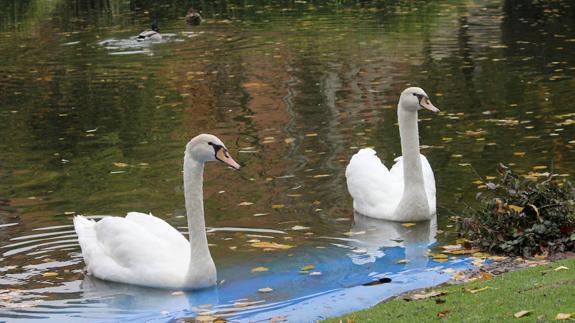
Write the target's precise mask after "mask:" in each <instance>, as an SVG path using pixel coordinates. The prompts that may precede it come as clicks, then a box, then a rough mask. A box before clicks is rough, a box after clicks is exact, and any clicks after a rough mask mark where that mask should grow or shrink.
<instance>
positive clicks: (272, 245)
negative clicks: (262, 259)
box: [250, 241, 293, 249]
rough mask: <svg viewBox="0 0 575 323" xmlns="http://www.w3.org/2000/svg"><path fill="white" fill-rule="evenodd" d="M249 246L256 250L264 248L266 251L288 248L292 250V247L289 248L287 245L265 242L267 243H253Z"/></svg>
mask: <svg viewBox="0 0 575 323" xmlns="http://www.w3.org/2000/svg"><path fill="white" fill-rule="evenodd" d="M250 246H252V247H256V248H266V249H289V248H293V246H290V245H287V244H281V243H275V242H267V241H261V242H255V243H252V244H250Z"/></svg>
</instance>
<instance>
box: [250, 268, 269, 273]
mask: <svg viewBox="0 0 575 323" xmlns="http://www.w3.org/2000/svg"><path fill="white" fill-rule="evenodd" d="M268 270H269V268H267V267H256V268H253V269H252V273H261V272H264V271H268Z"/></svg>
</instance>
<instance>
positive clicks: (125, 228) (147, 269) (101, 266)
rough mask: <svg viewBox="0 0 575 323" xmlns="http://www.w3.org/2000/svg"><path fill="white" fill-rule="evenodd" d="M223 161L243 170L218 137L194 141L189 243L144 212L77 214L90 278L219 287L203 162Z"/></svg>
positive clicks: (187, 170)
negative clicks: (208, 233) (94, 216)
mask: <svg viewBox="0 0 575 323" xmlns="http://www.w3.org/2000/svg"><path fill="white" fill-rule="evenodd" d="M211 161H220V162H223V163H225V164H226V165H228V166H230V167H231V168H233V169H236V170H239V169H240V165H239V164H238V163H236V162H235V161H234V160H233V158H232V157H230V155H229V153H228V149H227V148H226V146H225V145H224V143H223V142H222V141H221V140H220V139H219V138H217V137H216V136H214V135H211V134H201V135H198V136H196V137H194V138H192V139H191V140H190V141H189V142H188V144H187V145H186V148H185V153H184V172H183V182H184V198H185V206H186V215H187V221H188V232H189V241H188V240H187V239H186V238H185V237H184V236H183V235H182V234H181V233H180V232H179V231H178V230H177V229H176V228H174V227H172V226H171V225H169V224H168V223H167V222H166V221H164V220H162V219H160V218H157V217H155V216H153V215H152V214H145V213H140V212H130V213H128V214H127V216H125V217H117V216H105V217H103V218H102V219H101V220H99V221H94V220H93V219H89V218H86V217H85V216H82V215H78V216H76V217H74V229H75V231H76V233H77V235H78V242H79V244H80V248H81V251H82V256H83V259H84V263H85V264H86V269H87V273H88V275H91V276H93V277H96V278H98V279H101V280H105V281H111V282H116V283H124V284H130V285H138V286H145V287H152V288H161V289H171V290H174V289H176V290H190V289H201V288H207V287H210V286H214V285H215V284H216V279H217V273H216V266H215V264H214V261H213V259H212V257H211V254H210V250H209V248H208V240H207V236H206V225H205V219H204V206H203V188H202V187H203V172H204V164H205V163H207V162H211Z"/></svg>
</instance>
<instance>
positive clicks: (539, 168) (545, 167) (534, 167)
mask: <svg viewBox="0 0 575 323" xmlns="http://www.w3.org/2000/svg"><path fill="white" fill-rule="evenodd" d="M541 169H547V166H533V170H541Z"/></svg>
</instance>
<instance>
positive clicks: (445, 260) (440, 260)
mask: <svg viewBox="0 0 575 323" xmlns="http://www.w3.org/2000/svg"><path fill="white" fill-rule="evenodd" d="M433 261H435V262H439V263H441V262H447V261H449V259H435V258H434V259H433Z"/></svg>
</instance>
